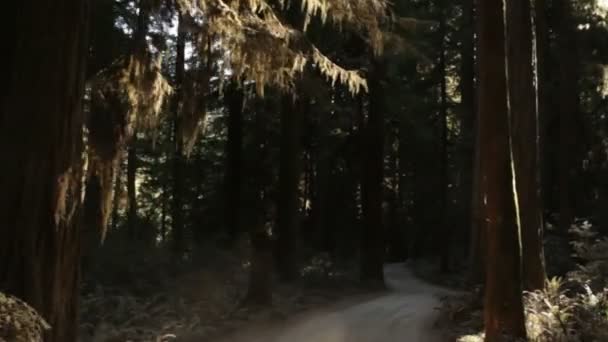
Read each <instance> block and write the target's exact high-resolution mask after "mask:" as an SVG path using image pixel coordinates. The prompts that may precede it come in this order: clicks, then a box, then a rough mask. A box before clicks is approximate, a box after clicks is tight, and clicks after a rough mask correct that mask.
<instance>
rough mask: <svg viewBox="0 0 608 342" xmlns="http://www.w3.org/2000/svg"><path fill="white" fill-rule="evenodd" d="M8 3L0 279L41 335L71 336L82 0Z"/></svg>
mask: <svg viewBox="0 0 608 342" xmlns="http://www.w3.org/2000/svg"><path fill="white" fill-rule="evenodd" d="M8 6H9V8H8V9H6V8H5V9H6V10H7V12H6V13H10V16H9V19H8V20H9V22H10V23H9V26H8V27H9V32H8V33H7V35H6V38H7V39H8V40H7V41H5V49H6V50H5V51H6V52H7V53H6V54H7V55H8V56H7V57H8V61H6V62H5V63H7V64H5V70H7V72H8V74H6V75H5V76H6V79H5V83H6V84H7V87H6V89H7V91H6V92H4V93H3V94H2V95H0V96H1V97H0V110H1V112H0V145H1V146H5V147H6V148H5V149H4V151H3V153H2V155H1V156H0V165H2V172H1V173H0V189H2V191H1V192H0V222H2V225H0V233H1V235H2V238H1V239H0V260H2V263H1V264H0V288H2V289H4V290H6V291H7V292H8V293H9V294H12V295H15V296H17V297H19V298H21V299H23V300H24V301H26V302H27V303H29V304H30V305H32V306H33V307H34V308H35V309H36V310H38V311H39V312H40V313H41V314H42V316H43V317H44V318H45V319H46V320H47V321H48V322H49V324H50V325H51V326H52V330H51V331H49V332H48V333H47V335H46V337H45V341H50V342H71V341H75V340H76V334H77V331H78V293H79V288H78V283H79V278H80V277H79V276H80V264H79V263H80V222H79V221H80V208H81V200H80V199H81V185H80V184H81V179H82V178H81V177H82V176H83V163H82V147H83V145H82V138H83V135H82V133H83V132H82V127H83V124H84V120H83V113H82V105H83V103H82V99H83V95H84V75H85V70H84V68H85V64H86V53H87V30H88V23H89V14H88V9H89V2H88V1H86V0H52V1H51V0H38V1H31V0H23V1H16V2H12V3H11V4H8ZM10 7H12V8H10ZM41 53H42V55H41Z"/></svg>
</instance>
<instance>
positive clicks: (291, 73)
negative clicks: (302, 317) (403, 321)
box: [0, 0, 608, 342]
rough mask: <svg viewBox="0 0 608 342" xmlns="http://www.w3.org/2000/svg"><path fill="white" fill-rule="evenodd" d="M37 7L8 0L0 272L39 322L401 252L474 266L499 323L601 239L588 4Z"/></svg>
mask: <svg viewBox="0 0 608 342" xmlns="http://www.w3.org/2000/svg"><path fill="white" fill-rule="evenodd" d="M80 2H82V3H83V4H80ZM42 3H44V4H38V5H35V2H34V1H23V4H15V5H13V6H14V7H15V8H14V9H13V10H14V11H9V12H7V13H15V16H14V18H9V21H10V22H11V25H13V29H12V31H9V34H8V35H7V37H9V39H8V40H9V41H8V43H7V44H8V45H7V46H8V50H7V51H10V52H11V53H9V55H10V56H11V59H10V60H9V62H8V63H9V64H8V66H7V70H9V74H10V75H9V76H7V80H8V81H7V82H6V84H8V91H7V92H5V93H4V94H3V95H2V98H1V102H0V104H1V106H2V107H1V108H2V110H3V112H2V115H1V116H0V136H1V138H0V145H2V146H3V147H4V149H5V150H10V151H9V152H7V153H5V155H3V156H2V157H1V158H0V164H1V165H6V167H3V170H1V171H0V173H1V178H0V188H2V189H5V190H3V193H4V194H3V195H1V196H0V208H2V209H0V222H2V224H1V225H2V228H1V230H0V231H1V232H2V235H3V238H2V242H0V264H1V265H0V289H2V290H3V291H5V292H7V293H9V294H12V295H15V296H17V297H20V298H22V299H24V300H25V301H26V302H28V303H29V304H31V305H32V306H33V307H34V308H36V309H37V310H38V311H39V312H40V313H41V314H42V316H43V317H44V318H45V319H47V321H48V323H49V324H50V325H51V326H53V327H54V328H53V330H52V331H53V332H52V333H50V334H48V336H47V340H48V341H57V342H59V341H63V342H69V341H72V340H74V339H75V338H76V337H77V336H80V338H81V339H82V338H85V339H86V338H93V337H92V336H97V335H99V334H102V333H103V334H109V335H112V334H114V336H131V338H136V337H134V336H138V334H140V335H141V334H147V333H150V334H151V333H152V332H148V331H146V332H142V331H139V332H134V330H129V329H130V328H129V327H132V326H145V323H141V322H138V321H137V319H136V318H135V319H134V320H135V321H136V322H133V321H129V323H128V324H127V323H125V321H128V320H129V317H137V312H139V313H141V312H145V311H146V310H148V309H149V308H151V307H154V304H152V303H153V302H154V301H156V300H159V301H164V303H167V302H171V301H173V302H171V303H172V304H170V305H168V304H167V305H168V306H165V307H170V308H172V309H167V310H169V311H171V310H174V311H175V312H173V311H172V313H168V314H167V315H168V316H162V317H169V316H171V315H173V316H171V317H173V318H172V319H174V320H177V321H179V318H175V317H177V316H179V314H178V313H176V312H180V311H179V310H180V309H175V308H176V307H177V306H179V305H186V306H187V305H188V304H187V303H186V304H179V305H178V304H176V302H177V301H179V299H178V298H177V296H173V297H171V295H170V294H171V293H178V292H179V291H182V292H179V293H182V294H183V293H185V292H188V291H190V292H192V293H194V292H196V293H197V294H196V295H195V296H199V293H203V294H205V295H208V297H205V298H204V299H202V297H200V298H199V297H196V299H194V298H195V297H187V300H188V301H190V302H189V303H192V301H194V300H199V301H200V302H196V305H197V308H201V307H204V308H207V309H208V310H216V309H217V310H218V312H215V313H203V312H202V311H197V313H196V315H198V316H197V317H202V318H205V317H220V316H221V315H222V314H221V313H220V312H225V311H229V309H228V307H230V310H232V309H233V306H234V307H262V308H263V307H271V306H272V305H273V296H274V305H275V306H276V305H280V302H281V300H283V299H284V298H289V297H293V296H294V291H304V290H301V289H302V288H305V289H311V288H316V289H318V288H328V287H333V289H334V290H333V291H334V293H339V292H340V291H345V293H346V292H348V291H347V289H348V288H351V287H356V288H358V290H353V291H362V290H361V289H362V288H363V289H365V290H366V291H367V290H369V289H373V290H376V289H382V288H383V287H384V283H383V282H384V275H383V272H382V265H383V264H384V263H387V262H404V261H408V262H410V265H414V266H413V267H414V268H415V269H417V270H419V275H420V276H423V277H427V278H428V279H430V280H433V281H439V282H444V283H446V282H447V284H449V285H450V286H460V287H463V288H469V289H470V288H472V287H474V286H475V285H480V284H485V286H483V287H480V289H482V290H481V291H482V292H480V293H484V294H485V295H486V302H485V308H486V314H485V315H486V316H485V318H486V334H487V335H486V339H487V340H490V341H494V339H492V336H493V335H492V334H494V333H496V334H498V332H499V331H502V330H506V331H507V332H509V333H511V334H513V335H517V336H523V335H525V327H524V320H523V313H524V309H523V305H524V304H525V303H529V302H525V303H523V302H522V300H523V299H522V294H521V290H522V289H524V290H530V291H534V290H539V291H540V290H542V289H547V286H548V285H547V284H546V283H545V280H546V279H547V278H551V277H554V276H561V277H566V278H568V277H569V276H568V274H570V275H572V274H571V273H568V272H571V271H573V270H575V271H577V272H578V271H580V269H579V268H577V266H576V265H577V264H584V265H591V264H589V263H590V262H591V261H594V262H595V261H597V260H603V258H604V257H603V256H605V255H606V254H605V253H606V252H605V251H604V248H603V247H605V246H606V245H605V244H606V242H605V241H604V240H603V239H604V238H605V237H606V236H608V215H607V213H608V211H607V209H608V158H607V156H608V155H607V150H606V148H607V146H608V84H607V82H608V71H607V68H608V66H607V65H608V26H607V21H606V13H607V12H606V11H607V8H606V6H605V5H604V6H600V5H601V4H598V3H597V2H595V1H593V0H580V1H572V0H536V1H532V2H530V1H529V0H526V1H523V0H522V1H517V2H515V1H507V6H506V7H505V8H506V12H505V13H503V7H502V2H500V1H482V2H480V3H478V4H476V3H475V2H474V1H473V0H459V1H446V0H425V1H418V0H408V1H405V0H403V1H402V0H397V1H394V2H392V3H391V4H390V5H387V4H386V3H384V2H383V1H376V0H374V1H362V0H360V1H353V2H352V3H351V4H350V5H349V6H347V5H345V4H349V2H348V1H347V0H340V1H337V2H335V3H334V5H332V6H333V7H332V6H329V7H326V6H327V5H326V4H327V3H331V1H308V0H307V1H291V2H288V3H284V2H283V1H253V2H251V3H249V2H245V1H225V2H219V1H218V2H213V1H202V2H195V1H186V0H183V1H178V0H176V1H171V0H166V1H161V0H139V1H132V0H95V1H82V0H62V1H58V2H57V3H55V2H54V1H50V0H46V1H42ZM85 3H86V4H85ZM255 6H258V7H255ZM85 7H86V8H85ZM87 11H90V13H89V14H86V13H87ZM324 11H327V13H328V14H327V15H326V16H327V17H328V18H327V19H326V20H325V19H324V18H323V17H324V15H323V12H324ZM503 15H504V20H503ZM9 16H12V15H9ZM48 16H56V18H48ZM85 27H88V29H84V28H85ZM37 37H44V38H37ZM23 42H27V43H23ZM85 70H86V71H85ZM80 108H82V111H80ZM513 178H515V183H516V185H515V190H516V191H515V193H513V188H512V183H513V181H512V180H513ZM49 184H51V185H49ZM53 184H57V185H53ZM101 241H103V243H101ZM520 245H521V246H522V248H521V250H520V248H519V246H520ZM598 246H599V247H598ZM585 253H587V254H585ZM602 253H604V254H602ZM572 255H574V256H572ZM598 255H599V256H598ZM593 265H596V264H593ZM602 265H604V264H602ZM596 266H597V265H596ZM80 267H81V269H82V272H81V273H80V272H79V271H78V270H79V269H80ZM602 267H603V266H602ZM607 270H608V269H601V267H600V269H593V270H591V271H589V272H588V273H586V274H585V275H580V274H579V273H577V274H578V278H577V279H579V280H580V282H581V283H585V284H590V283H593V286H591V288H592V289H593V291H600V292H601V291H602V290H604V287H603V286H605V285H606V283H605V282H603V280H602V281H599V280H597V279H598V277H600V276H601V277H604V276H608V271H607ZM570 278H571V277H570ZM570 278H568V279H570ZM590 279H591V280H590ZM602 279H603V278H602ZM596 281H599V282H596ZM185 284H186V285H185ZM581 286H582V285H581ZM185 287H187V289H185ZM591 288H590V291H592V290H591ZM178 289H179V291H178ZM281 291H283V292H281ZM306 291H309V290H306ZM573 291H574V290H573ZM577 291H583V290H581V289H578V290H577ZM575 292H576V291H575ZM575 292H572V293H575ZM159 293H161V294H163V295H164V296H166V297H165V298H164V299H162V298H161V299H159V298H157V297H155V296H156V295H158V294H159ZM298 293H299V292H298ZM480 293H478V294H476V295H475V298H480V295H479V294H480ZM576 293H578V292H576ZM603 293H604V294H605V293H606V292H605V290H604V292H603ZM77 294H78V295H77ZM596 295H599V294H597V293H596ZM539 296H540V294H539ZM77 297H80V298H81V300H80V306H81V312H80V314H78V313H77V310H76V307H77V306H78V305H77V302H78V301H77ZM571 297H572V298H574V297H575V295H574V294H572V295H571ZM121 298H122V299H121ZM602 298H604V297H602ZM182 299H183V298H182ZM603 300H606V298H604V299H603ZM277 301H278V303H279V304H277ZM502 301H506V302H509V303H515V304H513V305H511V306H509V307H508V308H507V309H504V308H502V307H501V306H500V304H499V303H501V302H502ZM540 301H541V300H539V302H540ZM517 303H519V304H517ZM522 303H523V304H522ZM604 303H605V302H604ZM171 305H173V306H171ZM176 305H177V306H176ZM526 305H527V304H526ZM539 305H540V304H539ZM564 305H565V304H564ZM117 307H118V308H119V309H117ZM207 309H205V310H207ZM113 310H114V311H113ZM120 310H122V311H121V312H123V313H124V315H123V316H121V314H118V313H117V312H119V311H120ZM197 310H199V309H197ZM200 310H203V309H200ZM222 310H224V311H222ZM539 310H544V309H539ZM577 310H578V309H577ZM598 310H599V311H598V312H599V313H598V315H599V316H597V317H600V318H597V317H596V318H597V320H598V322H600V323H597V324H600V326H603V327H606V326H608V323H607V321H608V317H606V312H608V311H604V312H603V313H602V310H605V309H598ZM103 311H105V313H104V312H103ZM203 311H204V310H203ZM237 311H238V310H237ZM112 312H114V315H115V319H112V318H110V317H111V316H112ZM526 312H527V311H526ZM163 315H164V314H163ZM214 315H215V316H214ZM77 317H80V321H81V325H80V328H79V329H78V328H76V324H77V323H76V322H77V321H78V320H77ZM142 317H144V316H142ZM159 317H160V314H159ZM493 317H499V319H498V321H500V322H507V323H504V326H496V327H492V326H491V327H488V322H493V321H494V318H493ZM594 317H595V316H594ZM601 317H603V319H604V320H603V321H602V318H601ZM190 318H191V317H190ZM190 318H188V319H190ZM209 319H211V318H209ZM594 319H595V318H594ZM141 320H142V321H146V320H148V323H150V318H141ZM478 321H479V322H481V321H483V318H482V317H479V319H478ZM102 322H103V324H106V326H105V327H103V329H106V330H104V331H103V332H100V329H102V328H100V326H101V325H102ZM182 323H183V322H182ZM561 323H563V322H561ZM159 324H160V323H159ZM572 324H575V323H572ZM601 324H603V325H601ZM0 326H1V324H0ZM574 326H576V325H574ZM576 327H577V329H582V328H581V326H580V325H578V326H576ZM147 328H150V327H147ZM174 328H175V327H168V328H159V329H157V330H160V331H163V330H164V331H170V330H171V329H174ZM182 328H183V327H182ZM554 328H555V330H560V331H561V330H563V329H562V327H559V326H556V327H554ZM103 329H102V330H103ZM112 329H114V330H112ZM121 329H122V330H121ZM142 329H143V328H142ZM150 329H152V328H150ZM175 329H177V328H175ZM548 330H551V329H548ZM522 331H523V333H522ZM154 333H158V331H156V332H154ZM528 333H529V334H530V327H529V326H528ZM552 333H553V332H547V334H552ZM96 334H97V335H96ZM121 334H122V335H121ZM129 334H131V335H129ZM550 336H554V335H550ZM125 338H126V337H125ZM539 338H540V337H539ZM547 340H551V338H548V339H547Z"/></svg>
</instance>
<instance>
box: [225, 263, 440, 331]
mask: <svg viewBox="0 0 608 342" xmlns="http://www.w3.org/2000/svg"><path fill="white" fill-rule="evenodd" d="M385 274H386V282H387V286H388V287H389V289H390V291H389V292H387V293H386V294H382V295H379V296H376V297H374V298H370V299H367V300H363V301H357V302H354V303H352V304H350V305H348V304H347V305H341V306H340V307H339V308H334V309H331V310H323V311H316V312H310V313H308V314H305V315H303V316H302V317H297V318H295V319H293V320H287V321H285V322H284V323H282V324H274V325H271V326H267V327H263V328H257V329H254V330H249V331H242V332H239V333H237V334H235V335H233V336H231V337H228V338H226V339H223V340H222V341H221V342H442V340H441V338H440V334H439V332H438V331H436V330H435V329H433V323H434V321H435V318H436V315H437V312H436V310H435V308H436V307H438V305H439V299H438V297H437V295H441V294H446V293H448V292H451V291H450V290H447V289H443V288H439V287H436V286H433V285H430V284H427V283H425V282H423V281H421V280H419V279H418V278H416V277H414V276H413V275H412V273H411V271H409V270H408V269H407V268H406V267H405V266H404V265H403V264H391V265H387V266H386V267H385Z"/></svg>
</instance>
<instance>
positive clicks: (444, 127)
mask: <svg viewBox="0 0 608 342" xmlns="http://www.w3.org/2000/svg"><path fill="white" fill-rule="evenodd" d="M439 11H440V13H439V39H440V45H441V47H440V52H439V63H438V65H437V69H438V73H439V77H440V80H439V153H440V158H441V159H440V160H441V161H440V163H439V179H440V181H439V186H440V192H439V199H438V200H439V212H440V219H439V222H438V223H439V229H438V232H439V244H438V247H439V249H440V250H439V255H440V258H441V260H440V267H439V268H440V271H441V272H442V273H447V272H449V270H450V264H449V262H450V239H451V229H450V226H451V225H449V224H448V222H447V218H448V217H447V216H448V208H447V203H448V193H447V192H448V182H449V180H448V103H447V101H448V95H447V77H446V72H447V70H446V49H447V46H446V42H445V40H446V16H445V13H444V11H445V5H444V4H441V8H440V9H439Z"/></svg>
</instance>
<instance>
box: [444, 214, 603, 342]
mask: <svg viewBox="0 0 608 342" xmlns="http://www.w3.org/2000/svg"><path fill="white" fill-rule="evenodd" d="M569 233H570V239H571V242H570V244H571V250H572V252H573V253H572V255H571V258H570V259H571V260H573V261H576V263H577V266H576V267H575V268H574V269H572V270H570V271H569V272H566V273H565V275H564V276H562V277H552V278H551V279H549V280H548V281H547V283H546V286H545V288H544V289H543V290H539V291H534V292H526V293H524V304H525V313H526V328H527V332H528V340H529V341H534V342H585V341H608V239H606V238H600V237H598V234H597V232H596V231H595V229H594V227H593V226H592V225H591V224H590V223H589V222H588V221H582V222H578V223H577V224H575V225H573V226H572V228H571V230H570V232H569ZM560 258H561V259H563V256H562V257H560ZM554 260H555V259H554ZM568 262H569V263H572V261H568ZM558 267H559V266H558ZM482 311H483V307H482V300H481V292H480V291H477V292H473V293H468V294H465V295H461V296H457V297H454V296H452V297H444V298H443V299H442V307H441V311H440V312H441V315H440V320H439V321H438V323H439V324H443V325H445V326H446V327H447V328H448V330H449V331H450V333H451V335H452V338H453V340H456V341H459V342H476V341H483V334H482V333H480V331H482V330H483V314H482Z"/></svg>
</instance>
